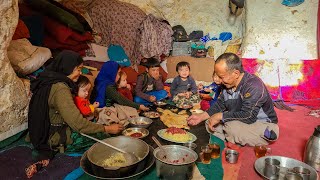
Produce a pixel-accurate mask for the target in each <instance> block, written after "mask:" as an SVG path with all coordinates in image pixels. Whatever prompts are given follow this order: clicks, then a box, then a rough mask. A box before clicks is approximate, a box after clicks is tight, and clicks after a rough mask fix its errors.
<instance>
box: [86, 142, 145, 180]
mask: <svg viewBox="0 0 320 180" xmlns="http://www.w3.org/2000/svg"><path fill="white" fill-rule="evenodd" d="M103 141H104V142H106V143H109V144H111V145H113V146H115V147H117V148H119V149H122V150H124V151H126V152H129V153H132V154H133V155H135V156H136V157H137V159H136V161H135V162H132V163H130V164H128V165H127V166H124V167H120V168H119V169H113V168H107V167H104V165H103V163H104V161H105V160H106V159H108V158H110V156H111V155H113V154H114V153H118V151H117V150H114V149H112V148H110V147H108V146H106V145H104V144H101V143H95V144H94V145H93V146H92V147H91V148H90V149H89V150H88V160H89V161H90V162H91V164H92V171H93V172H94V174H95V175H97V176H100V177H125V176H127V175H128V174H132V173H133V172H135V170H136V169H137V167H138V166H139V164H142V163H144V162H143V160H144V159H145V157H146V156H147V155H148V153H149V146H148V144H147V143H145V142H144V141H142V140H140V139H137V138H132V137H126V136H117V137H111V138H107V139H104V140H103Z"/></svg>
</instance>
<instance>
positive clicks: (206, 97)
mask: <svg viewBox="0 0 320 180" xmlns="http://www.w3.org/2000/svg"><path fill="white" fill-rule="evenodd" d="M212 79H213V83H212V84H210V85H209V86H203V85H202V84H199V86H198V88H199V93H200V97H201V99H202V100H201V102H200V106H201V109H202V110H204V111H206V110H208V109H209V108H210V107H211V106H212V105H213V103H215V102H216V101H217V99H218V96H219V95H220V92H221V81H219V79H218V78H217V76H216V75H215V73H213V74H212Z"/></svg>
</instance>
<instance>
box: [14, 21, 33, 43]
mask: <svg viewBox="0 0 320 180" xmlns="http://www.w3.org/2000/svg"><path fill="white" fill-rule="evenodd" d="M22 38H30V33H29V29H28V27H27V26H26V24H25V23H24V22H23V21H22V20H21V19H19V21H18V25H17V28H16V31H15V32H14V34H13V37H12V40H16V39H22Z"/></svg>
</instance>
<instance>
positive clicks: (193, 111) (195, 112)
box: [190, 109, 204, 114]
mask: <svg viewBox="0 0 320 180" xmlns="http://www.w3.org/2000/svg"><path fill="white" fill-rule="evenodd" d="M190 112H191V113H192V114H201V113H203V112H204V111H203V110H201V109H191V110H190Z"/></svg>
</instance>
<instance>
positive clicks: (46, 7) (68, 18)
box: [26, 0, 85, 33]
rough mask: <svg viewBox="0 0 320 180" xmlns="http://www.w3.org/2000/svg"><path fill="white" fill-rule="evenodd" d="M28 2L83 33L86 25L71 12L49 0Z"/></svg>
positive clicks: (31, 0) (29, 0) (30, 0)
mask: <svg viewBox="0 0 320 180" xmlns="http://www.w3.org/2000/svg"><path fill="white" fill-rule="evenodd" d="M26 2H27V3H28V4H29V5H30V6H31V7H33V8H35V9H38V10H40V11H42V12H44V13H45V14H47V15H48V16H50V17H53V18H55V19H57V20H58V21H59V22H61V23H63V24H65V25H66V26H68V27H70V28H72V29H74V30H76V31H78V32H81V33H83V32H84V31H85V30H84V27H83V25H82V24H81V23H80V22H79V20H78V19H77V18H76V17H75V16H74V15H72V14H71V13H69V12H67V11H65V10H63V9H62V8H59V7H58V6H56V5H54V4H51V3H50V2H49V1H47V0H26Z"/></svg>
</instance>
